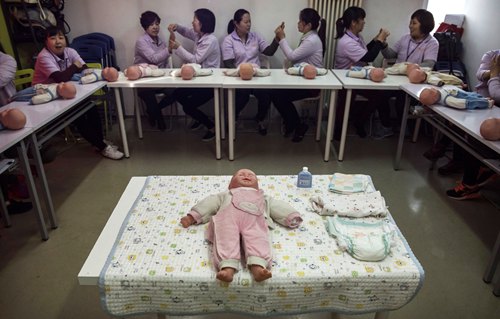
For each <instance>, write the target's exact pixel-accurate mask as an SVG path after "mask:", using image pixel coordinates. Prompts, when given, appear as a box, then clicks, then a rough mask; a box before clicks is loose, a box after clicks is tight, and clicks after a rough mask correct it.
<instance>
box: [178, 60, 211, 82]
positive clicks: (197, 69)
mask: <svg viewBox="0 0 500 319" xmlns="http://www.w3.org/2000/svg"><path fill="white" fill-rule="evenodd" d="M213 73H214V72H213V70H212V69H202V68H201V65H199V64H197V63H187V64H183V65H182V67H181V68H180V69H177V70H173V71H172V72H171V73H170V74H171V75H173V76H177V77H181V78H182V79H183V80H191V79H192V78H194V77H196V76H207V75H211V74H213Z"/></svg>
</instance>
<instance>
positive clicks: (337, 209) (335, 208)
mask: <svg viewBox="0 0 500 319" xmlns="http://www.w3.org/2000/svg"><path fill="white" fill-rule="evenodd" d="M309 201H310V202H311V206H312V209H313V210H314V211H315V212H316V213H318V214H320V215H326V216H333V215H339V216H346V217H368V216H373V217H385V216H387V213H388V210H387V206H386V204H385V199H384V197H382V194H380V192H379V191H376V192H372V193H356V194H351V195H341V194H329V196H328V197H327V198H326V199H324V198H323V197H321V196H312V197H311V198H309Z"/></svg>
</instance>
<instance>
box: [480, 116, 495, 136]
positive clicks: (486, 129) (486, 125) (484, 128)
mask: <svg viewBox="0 0 500 319" xmlns="http://www.w3.org/2000/svg"><path fill="white" fill-rule="evenodd" d="M479 133H480V134H481V136H482V137H484V139H486V140H488V141H500V118H489V119H486V120H484V121H483V123H481V126H480V127H479Z"/></svg>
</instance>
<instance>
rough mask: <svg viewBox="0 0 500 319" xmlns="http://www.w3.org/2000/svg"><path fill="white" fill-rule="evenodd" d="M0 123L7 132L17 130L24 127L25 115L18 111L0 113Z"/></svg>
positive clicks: (11, 110)
mask: <svg viewBox="0 0 500 319" xmlns="http://www.w3.org/2000/svg"><path fill="white" fill-rule="evenodd" d="M0 123H2V125H3V126H5V128H7V129H9V130H19V129H22V128H23V127H24V125H26V115H24V113H23V112H22V111H21V110H19V109H8V110H5V111H0Z"/></svg>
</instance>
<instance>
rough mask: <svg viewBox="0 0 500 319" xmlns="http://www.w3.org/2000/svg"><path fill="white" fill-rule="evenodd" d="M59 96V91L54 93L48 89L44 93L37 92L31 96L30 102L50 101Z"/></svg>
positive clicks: (41, 102)
mask: <svg viewBox="0 0 500 319" xmlns="http://www.w3.org/2000/svg"><path fill="white" fill-rule="evenodd" d="M57 98H58V95H57V93H56V94H55V95H54V94H52V93H50V91H47V92H45V93H42V94H37V95H35V96H33V97H32V98H31V103H30V104H43V103H48V102H50V101H52V100H55V99H57Z"/></svg>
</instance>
